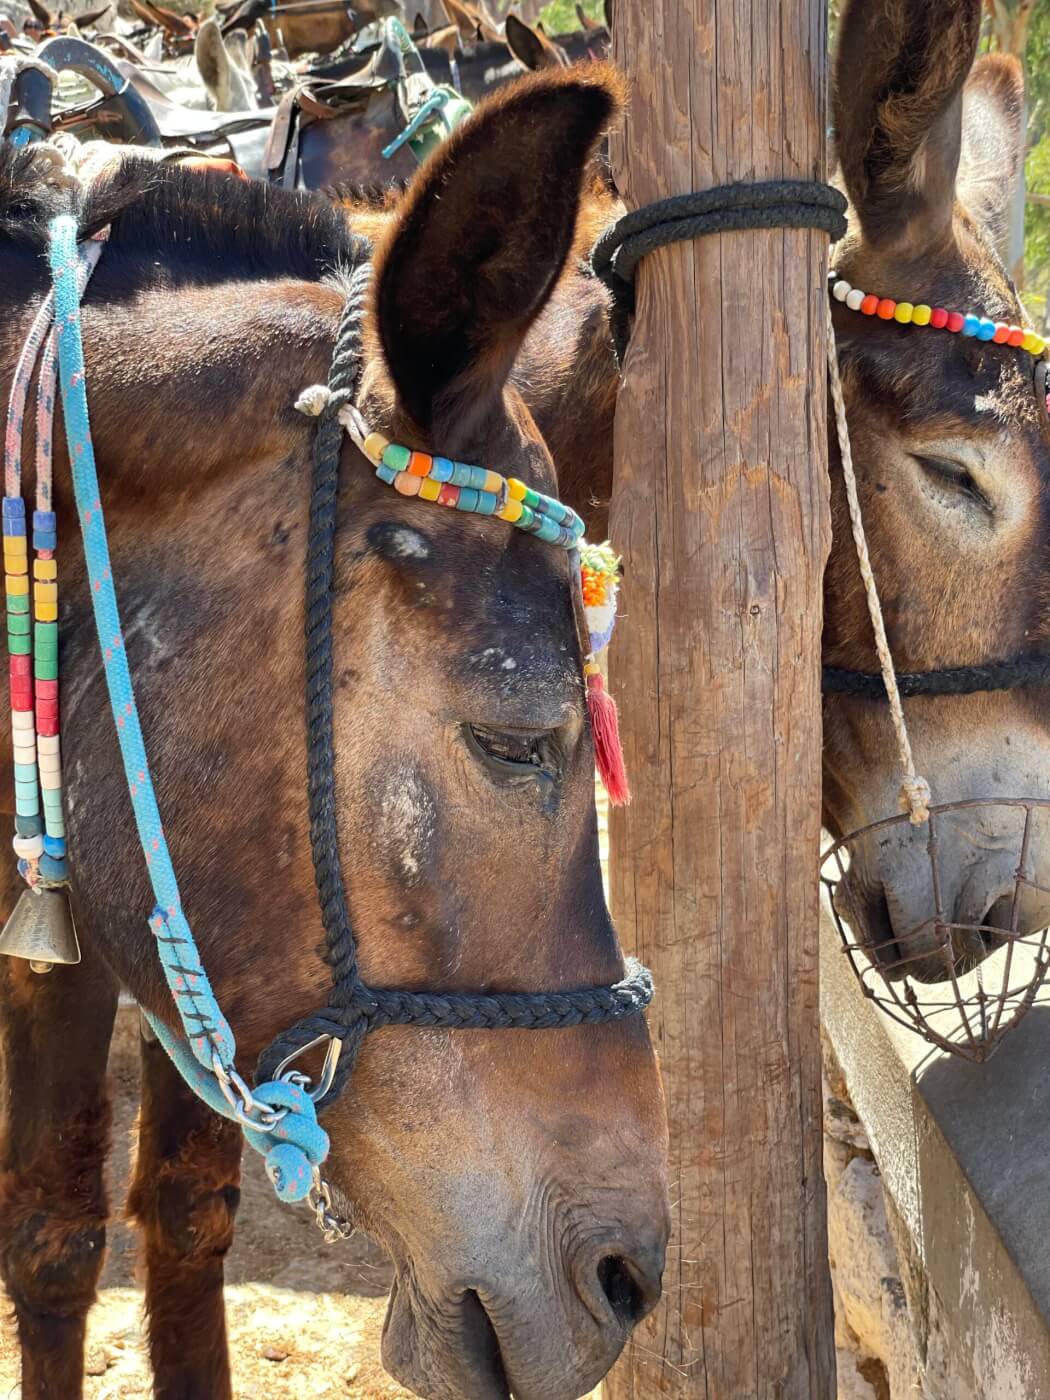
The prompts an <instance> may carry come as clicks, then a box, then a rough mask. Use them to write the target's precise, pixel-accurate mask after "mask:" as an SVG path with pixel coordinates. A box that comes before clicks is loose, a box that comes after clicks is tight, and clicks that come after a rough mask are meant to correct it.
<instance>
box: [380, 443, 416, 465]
mask: <svg viewBox="0 0 1050 1400" xmlns="http://www.w3.org/2000/svg"><path fill="white" fill-rule="evenodd" d="M411 456H412V453H411V452H410V451H409V449H408V448H407V447H402V446H401V445H400V444H399V443H396V442H391V443H388V444H387V445H386V447H384V449H383V466H384V467H393V469H394V471H396V472H403V471H404V470H405V468H406V467H407V466H408V459H409V458H410V457H411Z"/></svg>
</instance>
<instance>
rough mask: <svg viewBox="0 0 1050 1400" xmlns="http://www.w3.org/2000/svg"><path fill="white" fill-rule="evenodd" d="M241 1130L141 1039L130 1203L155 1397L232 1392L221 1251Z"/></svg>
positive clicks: (225, 1399) (232, 1205)
mask: <svg viewBox="0 0 1050 1400" xmlns="http://www.w3.org/2000/svg"><path fill="white" fill-rule="evenodd" d="M240 1175H241V1132H240V1128H239V1127H238V1126H237V1124H236V1123H230V1122H228V1121H227V1120H226V1119H225V1118H220V1117H219V1116H218V1115H217V1114H215V1113H213V1112H212V1111H211V1109H209V1108H207V1107H206V1106H205V1105H204V1104H202V1103H201V1102H200V1100H199V1099H198V1098H197V1097H196V1096H195V1095H194V1094H193V1093H191V1091H190V1090H189V1089H188V1088H187V1087H186V1085H185V1083H184V1081H183V1080H182V1078H181V1076H180V1075H179V1073H178V1071H177V1070H176V1069H175V1067H174V1065H173V1064H172V1063H171V1061H170V1060H169V1059H168V1057H167V1055H166V1054H165V1053H164V1049H163V1047H162V1046H161V1045H160V1044H158V1043H157V1042H156V1041H152V1040H147V1039H146V1038H145V1037H144V1038H143V1043H142V1114H141V1118H140V1122H139V1145H138V1156H137V1158H136V1162H135V1175H134V1180H133V1182H132V1186H131V1193H130V1195H129V1197H128V1210H129V1213H130V1214H131V1215H132V1216H133V1217H134V1218H135V1220H136V1221H137V1223H138V1225H139V1228H140V1229H141V1231H142V1234H143V1244H144V1253H145V1261H146V1312H147V1316H148V1319H149V1344H150V1357H151V1360H152V1362H153V1377H154V1382H153V1384H154V1395H155V1397H156V1400H229V1397H230V1395H231V1394H232V1392H231V1389H230V1365H229V1357H228V1355H227V1350H226V1314H225V1309H224V1306H223V1297H222V1284H223V1259H224V1257H225V1254H226V1251H227V1250H228V1249H229V1247H230V1244H231V1242H232V1240H233V1218H234V1214H235V1212H236V1210H237V1203H238V1201H239V1199H240V1194H241V1193H240V1187H239V1182H240Z"/></svg>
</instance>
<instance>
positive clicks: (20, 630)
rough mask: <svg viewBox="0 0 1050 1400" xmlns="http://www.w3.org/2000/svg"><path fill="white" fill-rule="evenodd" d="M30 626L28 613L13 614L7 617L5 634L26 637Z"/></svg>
mask: <svg viewBox="0 0 1050 1400" xmlns="http://www.w3.org/2000/svg"><path fill="white" fill-rule="evenodd" d="M31 626H32V624H31V622H30V619H29V614H28V613H19V614H14V615H12V616H10V617H8V619H7V635H8V636H9V637H28V636H29V632H30V629H31Z"/></svg>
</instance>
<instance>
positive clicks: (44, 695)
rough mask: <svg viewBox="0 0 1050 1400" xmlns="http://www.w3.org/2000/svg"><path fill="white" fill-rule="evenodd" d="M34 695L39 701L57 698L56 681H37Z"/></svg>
mask: <svg viewBox="0 0 1050 1400" xmlns="http://www.w3.org/2000/svg"><path fill="white" fill-rule="evenodd" d="M36 693H37V696H38V698H40V699H45V700H53V699H55V698H56V697H57V696H58V681H37V683H36Z"/></svg>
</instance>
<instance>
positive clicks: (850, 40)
mask: <svg viewBox="0 0 1050 1400" xmlns="http://www.w3.org/2000/svg"><path fill="white" fill-rule="evenodd" d="M980 28H981V0H849V3H848V4H847V6H846V9H845V11H844V13H843V15H842V19H841V22H840V24H839V41H838V49H837V52H836V56H835V127H836V132H837V138H838V154H839V160H840V162H841V165H842V174H843V178H844V180H845V183H846V189H847V192H848V194H849V197H850V200H851V201H852V203H853V206H854V208H855V209H856V211H857V214H858V216H859V218H860V222H861V227H862V229H863V231H864V237H865V239H866V240H867V241H868V242H869V243H871V244H874V245H878V246H881V247H884V248H887V249H894V250H896V251H898V252H908V251H912V252H918V251H919V250H920V249H926V248H928V247H929V246H930V244H931V243H935V242H937V241H938V240H941V239H943V238H945V237H946V236H948V235H949V234H950V231H951V220H952V207H953V204H954V199H955V176H956V171H957V169H958V165H959V149H960V144H961V140H962V90H963V84H964V83H965V81H966V75H967V74H968V73H969V71H970V68H971V66H972V64H973V59H974V54H975V53H976V50H977V39H978V36H979V33H980Z"/></svg>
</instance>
